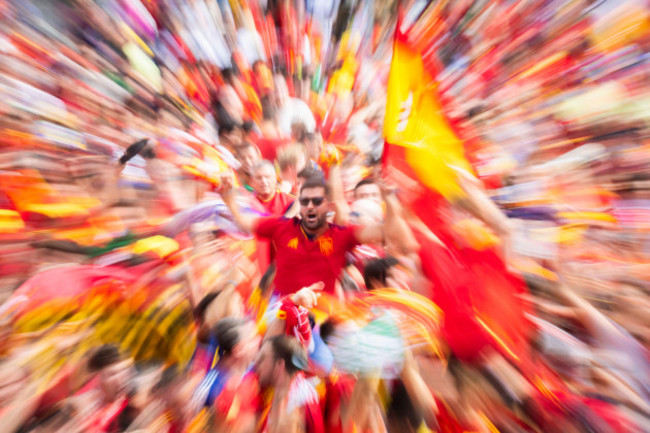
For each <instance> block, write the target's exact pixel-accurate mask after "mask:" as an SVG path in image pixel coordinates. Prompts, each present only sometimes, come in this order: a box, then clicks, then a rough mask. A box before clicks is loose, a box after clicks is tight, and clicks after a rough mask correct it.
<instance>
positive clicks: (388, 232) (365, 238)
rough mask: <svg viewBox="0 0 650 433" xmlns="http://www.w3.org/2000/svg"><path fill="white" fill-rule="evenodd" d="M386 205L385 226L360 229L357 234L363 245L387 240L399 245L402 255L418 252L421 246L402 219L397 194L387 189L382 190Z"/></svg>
mask: <svg viewBox="0 0 650 433" xmlns="http://www.w3.org/2000/svg"><path fill="white" fill-rule="evenodd" d="M382 194H383V196H384V202H385V203H386V218H385V220H384V224H382V225H375V226H366V227H360V228H359V229H358V230H357V232H356V233H355V235H356V237H357V240H358V241H359V242H361V243H362V244H367V243H378V242H383V241H385V240H387V239H389V240H391V241H392V242H394V243H395V244H397V245H399V246H400V247H401V249H402V253H410V252H413V251H417V249H418V248H419V245H418V243H417V241H416V239H415V236H414V235H413V232H412V231H411V229H410V227H409V225H408V224H407V222H406V221H405V220H404V218H403V217H402V209H401V205H400V203H399V200H398V199H397V197H396V196H395V194H394V193H393V192H392V191H390V190H388V189H387V188H385V187H384V188H382Z"/></svg>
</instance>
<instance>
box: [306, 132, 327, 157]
mask: <svg viewBox="0 0 650 433" xmlns="http://www.w3.org/2000/svg"><path fill="white" fill-rule="evenodd" d="M305 147H306V151H307V156H309V158H311V159H313V160H317V159H318V157H319V156H320V154H321V153H322V152H323V136H322V135H320V134H315V135H314V136H313V138H312V139H311V140H307V142H306V143H305Z"/></svg>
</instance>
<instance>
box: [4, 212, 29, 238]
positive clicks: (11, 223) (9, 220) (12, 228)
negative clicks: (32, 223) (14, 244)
mask: <svg viewBox="0 0 650 433" xmlns="http://www.w3.org/2000/svg"><path fill="white" fill-rule="evenodd" d="M24 228H25V223H24V222H23V219H22V218H21V217H20V214H19V213H18V212H16V211H13V210H9V209H0V233H17V232H19V231H21V230H23V229H24Z"/></svg>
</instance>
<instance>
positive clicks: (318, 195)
mask: <svg viewBox="0 0 650 433" xmlns="http://www.w3.org/2000/svg"><path fill="white" fill-rule="evenodd" d="M328 195H329V190H328V188H327V184H326V183H325V181H324V180H322V179H320V178H316V177H313V178H311V179H308V180H307V181H305V183H303V184H302V187H301V188H300V195H299V197H298V201H299V202H300V217H301V218H302V226H303V228H304V229H305V231H307V232H308V233H315V232H317V231H318V230H319V229H321V228H322V227H323V226H325V225H326V224H327V213H328V212H329V211H330V210H331V203H330V201H329V199H328Z"/></svg>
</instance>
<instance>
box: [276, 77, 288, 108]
mask: <svg viewBox="0 0 650 433" xmlns="http://www.w3.org/2000/svg"><path fill="white" fill-rule="evenodd" d="M273 81H274V84H275V98H276V103H277V104H278V107H283V106H284V105H285V104H286V103H287V101H288V100H289V89H288V88H287V81H286V80H285V78H284V77H283V76H282V75H276V76H275V77H274V79H273Z"/></svg>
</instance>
